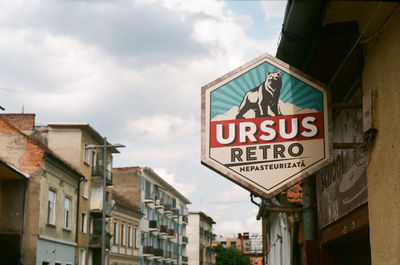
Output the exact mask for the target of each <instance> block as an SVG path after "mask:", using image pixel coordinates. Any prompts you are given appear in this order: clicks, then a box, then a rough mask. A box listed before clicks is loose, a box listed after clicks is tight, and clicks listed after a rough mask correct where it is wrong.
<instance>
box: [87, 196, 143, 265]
mask: <svg viewBox="0 0 400 265" xmlns="http://www.w3.org/2000/svg"><path fill="white" fill-rule="evenodd" d="M113 201H114V202H115V204H114V207H113V211H112V218H111V223H110V231H111V235H112V237H111V238H112V240H111V249H110V255H109V257H110V258H109V263H108V264H110V265H122V264H123V265H139V264H140V248H139V246H140V229H139V225H140V220H141V218H142V216H143V214H142V213H141V211H140V208H139V207H137V206H136V205H134V204H133V203H132V202H130V201H129V200H128V199H127V198H125V197H123V196H121V195H120V194H118V193H116V192H113ZM94 228H96V225H95V226H94ZM100 229H101V227H100Z"/></svg>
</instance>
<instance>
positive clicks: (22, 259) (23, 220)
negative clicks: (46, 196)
mask: <svg viewBox="0 0 400 265" xmlns="http://www.w3.org/2000/svg"><path fill="white" fill-rule="evenodd" d="M24 182H25V183H24V199H23V202H22V225H21V243H20V251H21V256H20V258H19V259H20V261H19V262H20V264H24V262H23V261H24V236H25V230H24V227H25V217H26V213H25V208H26V198H27V192H28V180H25V181H24Z"/></svg>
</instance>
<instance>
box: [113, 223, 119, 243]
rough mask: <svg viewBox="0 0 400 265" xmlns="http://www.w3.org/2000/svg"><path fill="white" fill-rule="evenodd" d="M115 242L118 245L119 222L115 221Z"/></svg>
mask: <svg viewBox="0 0 400 265" xmlns="http://www.w3.org/2000/svg"><path fill="white" fill-rule="evenodd" d="M113 244H114V245H117V244H118V223H117V222H114V238H113Z"/></svg>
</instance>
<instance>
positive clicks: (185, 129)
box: [128, 114, 199, 141]
mask: <svg viewBox="0 0 400 265" xmlns="http://www.w3.org/2000/svg"><path fill="white" fill-rule="evenodd" d="M198 129H199V125H198V123H197V122H196V121H195V119H194V118H193V117H189V118H187V119H185V118H182V117H177V116H171V115H167V114H161V115H153V116H151V117H141V118H138V119H136V120H130V121H128V130H129V131H130V132H131V133H132V134H140V135H143V136H144V137H146V138H149V139H152V140H154V141H158V140H161V141H166V140H169V139H171V138H173V137H174V138H175V139H179V138H181V137H185V136H188V135H193V134H195V133H196V132H197V130H198Z"/></svg>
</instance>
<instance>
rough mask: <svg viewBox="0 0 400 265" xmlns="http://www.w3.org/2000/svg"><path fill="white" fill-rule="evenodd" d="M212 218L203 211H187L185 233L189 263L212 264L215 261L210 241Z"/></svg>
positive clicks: (212, 237)
mask: <svg viewBox="0 0 400 265" xmlns="http://www.w3.org/2000/svg"><path fill="white" fill-rule="evenodd" d="M213 224H215V222H214V220H213V219H212V218H211V217H209V216H207V215H206V214H205V213H203V212H189V225H188V227H187V234H188V237H189V244H188V246H187V253H188V257H189V264H190V265H212V264H215V263H216V253H214V252H213V246H212V242H213V240H214V239H215V236H216V235H215V234H214V233H213V227H212V226H213Z"/></svg>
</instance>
